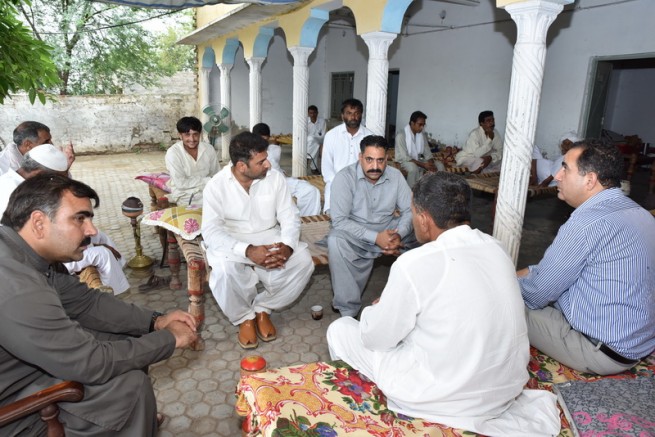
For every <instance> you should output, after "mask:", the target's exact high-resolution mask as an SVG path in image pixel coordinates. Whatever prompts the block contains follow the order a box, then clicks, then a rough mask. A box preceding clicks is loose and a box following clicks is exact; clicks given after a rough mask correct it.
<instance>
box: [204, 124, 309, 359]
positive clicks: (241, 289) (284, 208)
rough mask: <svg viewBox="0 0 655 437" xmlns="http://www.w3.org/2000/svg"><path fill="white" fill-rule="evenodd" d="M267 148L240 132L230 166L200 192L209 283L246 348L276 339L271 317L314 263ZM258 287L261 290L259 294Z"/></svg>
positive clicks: (297, 292)
mask: <svg viewBox="0 0 655 437" xmlns="http://www.w3.org/2000/svg"><path fill="white" fill-rule="evenodd" d="M267 149H268V143H267V142H266V140H264V139H263V138H262V137H261V136H259V135H255V134H253V133H250V132H242V133H240V134H239V135H237V136H235V137H233V138H232V141H230V162H231V165H229V166H226V167H224V168H223V170H221V171H220V172H218V173H217V174H216V176H214V177H213V178H212V179H211V181H209V183H208V184H207V186H206V187H205V191H204V194H203V199H204V200H203V207H202V236H203V239H204V243H205V244H206V246H207V260H208V262H209V265H210V266H211V267H212V271H211V276H210V278H209V286H210V288H211V290H212V294H213V295H214V298H215V299H216V301H217V302H218V305H219V306H220V307H221V309H222V310H223V313H224V314H225V315H226V316H227V318H228V319H229V320H230V322H231V323H232V324H233V325H239V334H238V337H237V339H238V342H239V345H240V346H241V347H243V348H244V349H251V348H255V347H257V337H258V336H259V338H260V339H261V340H262V341H272V340H275V339H276V338H277V331H276V329H275V326H273V323H272V322H271V320H270V318H269V314H270V313H271V312H272V311H273V310H277V309H280V308H283V307H285V306H287V305H289V304H290V303H292V302H293V301H294V300H295V299H296V298H297V297H298V295H300V293H301V292H302V291H303V290H304V288H305V285H307V282H308V281H309V278H310V276H311V275H312V272H313V271H314V264H313V262H312V257H311V255H310V253H309V250H308V248H307V244H306V243H302V242H300V241H299V238H300V214H299V213H298V208H297V207H296V205H295V204H294V203H293V200H292V199H291V194H290V193H289V189H288V188H287V183H286V180H285V177H284V176H283V175H282V173H280V172H277V171H269V170H270V168H271V165H270V163H269V162H268V159H267V152H266V150H267ZM259 282H261V283H262V285H263V287H264V291H263V292H261V293H257V284H258V283H259Z"/></svg>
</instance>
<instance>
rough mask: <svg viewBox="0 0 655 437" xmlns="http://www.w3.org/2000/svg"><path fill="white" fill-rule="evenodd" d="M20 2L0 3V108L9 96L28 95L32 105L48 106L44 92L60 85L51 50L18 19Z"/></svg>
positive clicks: (4, 0) (11, 0)
mask: <svg viewBox="0 0 655 437" xmlns="http://www.w3.org/2000/svg"><path fill="white" fill-rule="evenodd" d="M20 3H21V1H20V0H0V104H2V103H4V99H5V98H6V97H8V96H9V95H10V94H14V93H17V92H19V91H27V93H28V95H29V98H30V102H32V103H34V101H35V99H36V98H37V97H38V98H39V100H40V101H41V103H45V100H46V94H45V89H47V88H51V87H54V86H56V85H57V83H58V82H59V78H58V77H57V68H56V66H55V64H54V63H53V61H52V58H51V56H50V50H51V48H50V47H49V46H48V45H47V44H45V43H43V42H42V41H39V40H36V39H35V38H34V37H33V36H32V32H31V31H30V29H29V28H27V27H25V25H24V24H23V23H22V22H21V21H20V20H19V19H18V16H19V12H18V7H19V6H20Z"/></svg>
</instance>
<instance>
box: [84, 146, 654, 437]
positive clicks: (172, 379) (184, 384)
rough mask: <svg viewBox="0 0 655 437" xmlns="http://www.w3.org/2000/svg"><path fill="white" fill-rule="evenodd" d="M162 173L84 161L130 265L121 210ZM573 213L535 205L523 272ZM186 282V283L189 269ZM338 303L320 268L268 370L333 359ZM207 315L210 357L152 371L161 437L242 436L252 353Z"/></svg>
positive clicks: (148, 250) (215, 314)
mask: <svg viewBox="0 0 655 437" xmlns="http://www.w3.org/2000/svg"><path fill="white" fill-rule="evenodd" d="M282 165H283V166H285V167H288V166H289V165H290V149H284V154H283V160H282ZM163 170H165V166H164V153H163V152H147V153H140V154H139V153H133V154H118V155H101V156H100V155H98V156H79V157H78V158H77V160H76V162H75V164H74V166H73V172H72V173H73V177H75V178H77V179H80V180H82V181H84V182H86V183H87V184H89V185H91V186H92V187H93V188H95V189H96V190H97V191H98V194H99V196H100V200H101V202H100V206H99V207H98V208H97V210H96V214H95V223H96V224H97V225H98V227H99V228H100V229H102V230H104V231H105V232H107V233H108V234H109V235H110V236H111V237H112V238H113V239H114V241H115V242H116V244H117V245H118V246H119V250H120V251H121V252H122V253H123V255H124V256H127V257H128V259H129V258H131V257H132V256H133V255H134V240H133V237H132V228H131V226H130V224H129V219H127V218H126V217H124V216H123V215H122V214H121V208H120V206H121V203H122V202H123V200H125V199H126V198H127V197H129V196H136V197H139V198H140V199H141V200H142V201H143V203H144V206H145V210H146V211H148V210H149V205H150V199H149V196H148V189H147V185H146V184H145V183H144V182H141V181H138V180H135V179H134V177H135V176H136V175H138V174H140V173H142V172H153V171H163ZM647 179H648V172H646V171H644V170H642V171H640V172H638V173H637V174H636V175H635V177H634V178H633V198H635V200H637V201H638V202H640V203H641V204H642V205H644V206H646V207H647V208H654V207H655V205H654V204H653V203H654V202H653V196H652V195H647V194H646V189H645V184H646V183H647V182H646V181H647ZM640 184H642V185H643V186H642V185H640ZM491 208H492V197H491V196H487V195H475V196H474V199H473V210H474V216H473V225H474V226H476V227H478V228H480V229H481V230H483V231H485V232H488V233H490V232H491V226H492V224H491ZM570 212H571V209H570V208H569V207H568V206H566V205H565V204H564V203H563V202H560V201H558V200H557V199H556V198H548V199H535V200H531V201H529V202H528V204H527V207H526V217H525V223H524V234H523V241H522V246H521V251H520V255H519V262H518V265H519V267H523V266H526V265H528V264H531V263H536V262H538V261H539V259H540V258H541V255H542V254H543V251H544V250H545V248H546V247H547V246H548V245H549V244H550V242H551V241H552V239H553V237H554V235H555V234H556V232H557V229H558V228H559V226H560V225H561V224H562V223H563V222H564V221H565V220H566V218H567V217H568V215H569V214H570ZM141 235H142V245H143V248H144V249H143V250H144V253H145V254H146V255H149V256H151V257H153V258H155V259H156V260H159V259H160V258H161V253H162V249H161V246H160V244H159V240H158V238H157V236H156V235H155V234H154V232H153V231H152V229H151V228H150V227H149V226H145V225H144V226H143V229H142V232H141ZM157 265H158V264H157ZM156 271H157V274H159V275H162V276H166V275H169V272H168V270H167V269H159V268H157V269H156ZM388 273H389V266H388V263H385V262H380V263H377V265H376V267H375V268H374V270H373V274H372V277H371V280H370V281H369V284H368V286H367V288H366V290H365V292H364V295H363V300H364V302H365V303H370V302H371V301H372V300H373V299H375V298H376V297H378V296H379V294H380V292H381V291H382V289H383V288H384V284H385V282H386V278H387V276H388ZM127 274H128V277H129V281H130V284H131V286H132V287H131V289H130V290H129V291H128V292H126V293H124V294H122V295H121V296H120V298H121V299H123V300H125V301H127V302H131V303H135V304H137V305H142V306H145V307H148V308H151V309H153V310H158V311H161V312H166V311H170V310H172V309H176V308H182V309H186V308H187V304H188V300H187V295H186V292H185V288H183V289H182V290H177V291H174V290H170V289H168V287H162V288H159V289H156V290H152V291H149V292H147V293H141V292H139V291H138V285H139V284H141V283H143V282H144V281H145V279H146V277H147V275H148V272H138V271H131V269H128V270H127ZM181 278H182V279H183V281H185V278H186V266H185V265H184V264H183V265H182V271H181ZM331 299H332V292H331V286H330V277H329V271H328V269H327V268H325V267H323V268H318V269H317V270H316V272H315V273H314V275H313V276H312V279H311V281H310V283H309V284H308V286H307V288H306V290H305V291H304V293H303V294H302V295H301V296H300V298H299V299H298V301H297V302H295V303H294V304H293V305H292V306H291V307H290V308H288V309H286V310H284V311H281V312H277V313H274V314H273V315H272V316H271V318H272V321H273V323H274V324H275V326H276V327H277V329H278V339H277V340H275V341H273V342H271V343H263V342H260V346H259V348H258V349H256V350H255V351H254V353H256V354H259V355H262V356H263V357H264V358H265V359H266V360H267V362H268V365H269V367H280V366H287V365H292V364H299V363H305V362H311V361H316V360H327V359H329V354H328V349H327V344H326V341H325V331H326V329H327V326H328V325H329V324H330V322H332V321H333V320H335V319H336V318H337V315H336V314H333V313H332V311H331V310H330V302H331ZM316 304H319V305H322V306H323V308H324V309H326V311H324V317H323V319H322V320H320V321H315V320H313V319H312V318H311V315H310V307H311V306H312V305H316ZM205 310H206V321H205V324H204V328H203V330H202V336H203V338H204V339H205V342H206V348H205V350H204V351H200V352H196V351H189V350H185V351H176V352H175V354H174V355H173V356H172V357H171V358H170V359H168V360H166V361H164V362H161V363H158V364H156V365H154V366H151V368H150V375H151V378H152V381H153V386H154V389H155V394H156V396H157V402H158V406H159V410H160V411H161V412H163V413H164V414H166V415H167V416H168V420H167V421H166V422H165V423H164V425H163V426H162V428H161V431H160V434H159V435H160V436H178V437H183V436H188V437H192V436H193V437H195V436H226V437H228V436H229V437H233V436H238V435H240V428H239V426H240V420H239V418H238V417H237V416H236V414H235V413H234V404H235V396H234V391H235V387H236V384H237V381H238V378H239V362H240V360H241V359H242V358H243V357H244V356H246V355H250V354H252V353H253V351H245V350H243V349H241V347H239V346H238V344H237V342H236V334H237V328H236V327H234V326H232V325H231V324H230V323H229V322H228V321H227V319H226V318H225V316H224V315H223V314H222V312H221V311H220V309H219V308H218V306H217V304H216V302H215V300H214V299H213V297H212V296H211V293H210V292H207V294H206V301H205Z"/></svg>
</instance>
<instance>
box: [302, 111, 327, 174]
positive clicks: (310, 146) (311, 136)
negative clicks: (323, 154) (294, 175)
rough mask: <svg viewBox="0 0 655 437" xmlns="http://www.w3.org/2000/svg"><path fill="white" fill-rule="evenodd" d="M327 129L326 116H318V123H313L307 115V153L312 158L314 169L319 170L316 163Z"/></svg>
mask: <svg viewBox="0 0 655 437" xmlns="http://www.w3.org/2000/svg"><path fill="white" fill-rule="evenodd" d="M325 131H326V123H325V119H324V118H322V117H316V123H313V122H312V119H311V118H309V117H307V153H308V154H309V156H311V158H312V164H311V165H312V169H314V170H318V169H317V168H315V164H316V163H317V162H318V151H319V149H320V148H321V144H322V143H323V136H325Z"/></svg>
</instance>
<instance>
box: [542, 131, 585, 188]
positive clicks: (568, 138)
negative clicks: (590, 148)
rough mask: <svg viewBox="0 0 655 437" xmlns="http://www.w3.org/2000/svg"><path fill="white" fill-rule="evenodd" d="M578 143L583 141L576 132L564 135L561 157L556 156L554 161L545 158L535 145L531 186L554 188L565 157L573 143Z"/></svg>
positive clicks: (560, 143) (561, 137)
mask: <svg viewBox="0 0 655 437" xmlns="http://www.w3.org/2000/svg"><path fill="white" fill-rule="evenodd" d="M578 141H582V138H581V137H580V136H579V135H578V134H577V133H576V132H573V131H570V132H566V133H564V134H562V135H561V136H560V139H559V149H560V152H561V155H555V156H554V158H553V159H547V158H545V157H544V155H543V154H542V152H541V150H539V148H538V147H537V146H536V145H535V146H534V147H533V149H532V168H531V169H530V185H537V184H538V185H539V186H541V187H549V186H550V187H554V186H555V185H556V182H555V181H554V180H553V178H554V177H555V174H557V172H558V171H559V169H560V167H561V166H562V160H563V159H564V155H566V152H568V151H569V149H570V148H571V146H572V145H573V143H577V142H578Z"/></svg>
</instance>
